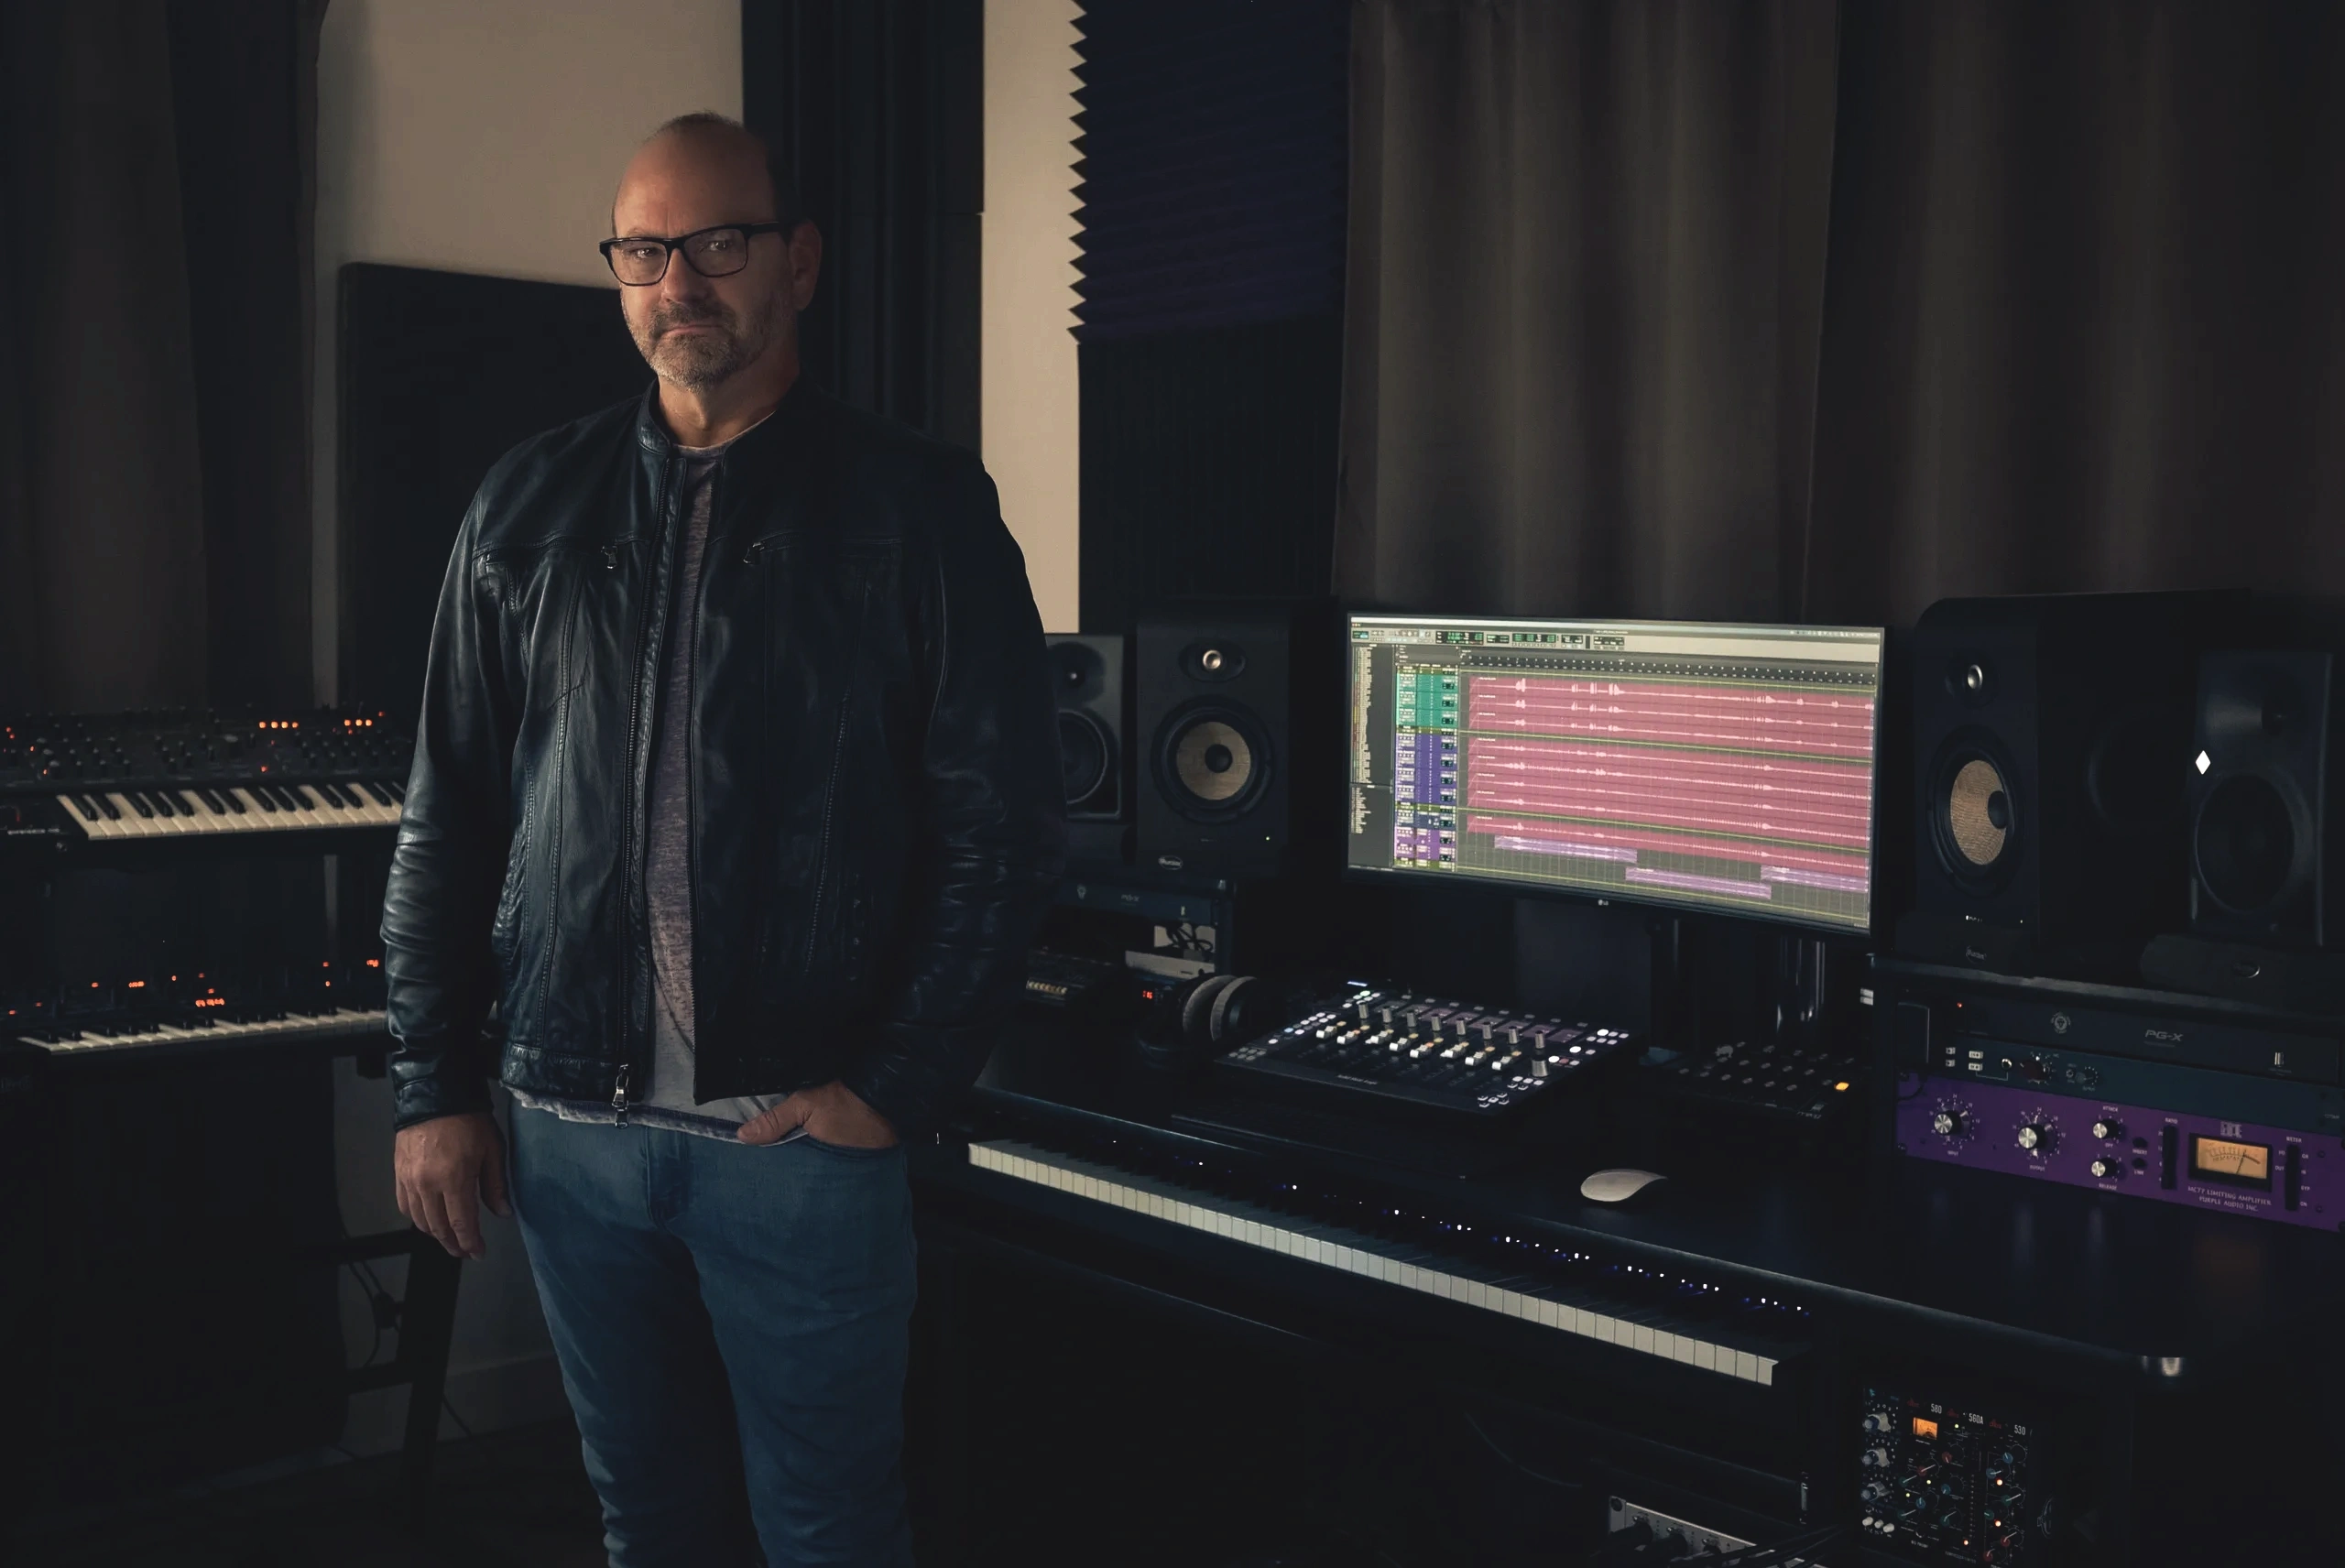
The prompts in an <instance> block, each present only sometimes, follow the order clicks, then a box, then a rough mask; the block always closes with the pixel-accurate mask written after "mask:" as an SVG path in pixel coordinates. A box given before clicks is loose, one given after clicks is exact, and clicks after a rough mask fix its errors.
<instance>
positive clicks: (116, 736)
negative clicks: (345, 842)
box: [0, 709, 415, 853]
mask: <svg viewBox="0 0 2345 1568" xmlns="http://www.w3.org/2000/svg"><path fill="white" fill-rule="evenodd" d="M414 749H415V742H414V737H413V736H411V735H406V734H403V733H400V732H399V731H398V730H396V729H394V728H393V727H392V726H391V724H390V723H389V721H388V720H387V718H386V717H385V716H384V715H382V714H381V713H362V712H357V711H354V710H341V709H319V710H313V711H309V712H300V713H257V712H245V713H226V712H222V711H218V710H212V709H170V710H147V711H137V712H131V713H104V714H70V713H50V714H39V715H14V716H6V717H0V846H6V847H15V848H18V849H23V848H27V847H31V848H40V847H46V848H49V849H52V850H55V851H59V852H63V853H72V852H75V851H78V850H81V849H84V848H86V847H90V846H100V845H103V846H109V847H111V846H115V845H124V844H141V845H145V844H160V843H164V842H167V841H168V842H171V843H176V844H187V843H194V842H199V841H200V842H203V843H207V844H235V845H243V846H252V845H255V844H262V843H284V844H288V845H289V846H290V844H291V842H292V840H293V838H294V837H295V835H318V834H336V833H350V832H353V831H366V830H371V831H373V832H375V833H385V832H387V831H389V830H394V829H396V828H397V827H398V822H399V811H400V807H401V804H402V802H403V801H404V800H406V795H407V791H406V785H405V782H404V781H405V779H406V777H407V771H408V766H409V761H410V760H411V757H412V755H413V752H414Z"/></svg>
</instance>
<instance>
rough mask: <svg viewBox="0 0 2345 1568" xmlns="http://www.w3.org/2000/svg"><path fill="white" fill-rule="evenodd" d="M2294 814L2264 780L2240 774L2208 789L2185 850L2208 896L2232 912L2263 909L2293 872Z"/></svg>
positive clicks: (2295, 857)
mask: <svg viewBox="0 0 2345 1568" xmlns="http://www.w3.org/2000/svg"><path fill="white" fill-rule="evenodd" d="M2297 844H2298V840H2297V835H2296V814H2295V813H2294V812H2293V811H2290V810H2289V809H2288V802H2287V800H2286V798H2285V796H2283V795H2282V794H2281V793H2280V791H2279V789H2277V788H2276V787H2275V786H2274V784H2273V783H2272V781H2271V780H2270V779H2260V778H2258V777H2256V776H2255V775H2253V774H2245V773H2243V774H2240V775H2238V776H2237V777H2235V778H2230V779H2224V780H2223V781H2222V782H2221V783H2220V784H2218V785H2216V786H2215V788H2214V789H2212V790H2210V791H2209V793H2208V796H2207V799H2206V801H2205V803H2204V804H2202V805H2201V806H2200V807H2199V809H2198V828H2197V831H2196V832H2195V833H2193V834H2192V842H2191V852H2192V854H2193V855H2196V856H2197V857H2198V880H2199V885H2200V886H2201V887H2204V888H2205V889H2206V891H2207V894H2208V896H2209V898H2213V899H2214V900H2215V902H2217V903H2218V904H2220V905H2221V906H2222V907H2223V908H2224V909H2229V910H2230V912H2231V913H2233V914H2237V915H2252V914H2254V913H2256V912H2257V911H2259V910H2262V909H2269V908H2270V907H2271V906H2272V904H2273V902H2274V900H2275V899H2277V898H2279V897H2280V894H2281V893H2282V892H2283V891H2284V890H2285V888H2286V887H2288V886H2289V884H2290V883H2292V882H2294V881H2295V880H2296V877H2297V876H2298V874H2299V867H2298V866H2297V860H2298V855H2297Z"/></svg>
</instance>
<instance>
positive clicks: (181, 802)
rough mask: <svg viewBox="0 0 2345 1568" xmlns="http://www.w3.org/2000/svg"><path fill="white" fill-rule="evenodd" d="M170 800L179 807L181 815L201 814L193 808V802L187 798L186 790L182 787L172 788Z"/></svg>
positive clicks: (196, 815)
mask: <svg viewBox="0 0 2345 1568" xmlns="http://www.w3.org/2000/svg"><path fill="white" fill-rule="evenodd" d="M171 800H172V803H173V804H175V805H177V806H178V807H179V808H180V815H181V816H188V817H200V816H202V814H203V813H202V811H197V810H196V809H195V802H194V801H193V800H190V799H189V798H188V792H187V791H186V790H184V789H174V790H172V791H171Z"/></svg>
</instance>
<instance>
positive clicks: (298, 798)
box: [286, 784, 325, 811]
mask: <svg viewBox="0 0 2345 1568" xmlns="http://www.w3.org/2000/svg"><path fill="white" fill-rule="evenodd" d="M286 788H287V789H289V791H290V792H291V793H292V796H293V799H294V800H295V802H296V803H298V804H299V805H300V808H301V809H302V810H303V811H323V810H324V809H325V808H324V807H322V806H321V805H319V804H318V798H317V796H315V795H313V794H311V792H310V787H309V786H308V785H306V784H289V785H288V786H286Z"/></svg>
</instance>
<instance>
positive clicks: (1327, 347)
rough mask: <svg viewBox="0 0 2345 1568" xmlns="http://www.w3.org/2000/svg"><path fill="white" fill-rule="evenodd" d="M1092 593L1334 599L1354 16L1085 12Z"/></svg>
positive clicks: (1284, 7)
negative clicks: (1349, 47) (1349, 44)
mask: <svg viewBox="0 0 2345 1568" xmlns="http://www.w3.org/2000/svg"><path fill="white" fill-rule="evenodd" d="M1081 30H1082V35H1083V37H1082V42H1081V43H1080V45H1079V46H1078V49H1077V52H1078V54H1079V55H1080V57H1081V60H1082V63H1081V65H1080V66H1078V67H1077V70H1076V76H1077V78H1078V80H1079V81H1080V82H1081V83H1082V86H1081V88H1080V89H1079V91H1078V92H1077V93H1076V99H1077V102H1078V103H1080V105H1081V113H1080V115H1079V120H1078V124H1079V125H1080V129H1081V136H1080V140H1079V141H1078V143H1077V150H1078V152H1079V154H1080V158H1081V161H1080V162H1079V163H1078V164H1077V166H1076V168H1077V172H1078V174H1079V175H1080V177H1081V181H1082V182H1081V184H1079V185H1078V186H1077V187H1076V191H1075V195H1076V198H1077V200H1078V201H1080V203H1081V207H1080V209H1079V211H1078V213H1077V216H1078V218H1079V219H1080V221H1081V223H1082V232H1081V234H1080V236H1079V244H1080V245H1081V248H1082V261H1081V263H1080V267H1081V271H1082V280H1081V282H1080V283H1079V284H1078V285H1077V291H1078V293H1079V294H1080V295H1081V297H1082V301H1083V302H1082V304H1081V305H1080V306H1079V307H1078V308H1077V310H1076V312H1075V313H1076V316H1077V317H1078V319H1079V320H1080V321H1081V325H1079V326H1078V327H1077V328H1076V329H1075V336H1076V338H1077V339H1078V340H1079V341H1080V343H1081V345H1082V346H1081V349H1080V354H1079V358H1080V367H1081V368H1080V374H1081V377H1082V428H1083V433H1082V438H1081V441H1082V474H1083V477H1082V492H1081V506H1082V553H1083V566H1082V595H1083V626H1084V629H1085V630H1086V631H1093V632H1113V631H1118V630H1121V629H1123V628H1124V627H1126V626H1128V625H1129V623H1130V620H1131V617H1132V614H1133V612H1134V611H1135V610H1136V609H1137V608H1139V607H1140V606H1141V605H1144V604H1148V603H1149V602H1150V601H1151V600H1156V599H1167V598H1193V597H1212V596H1222V595H1241V596H1250V595H1260V594H1303V593H1325V592H1326V590H1327V586H1328V580H1329V572H1330V551H1331V546H1332V538H1333V520H1334V517H1335V506H1336V412H1337V408H1338V399H1339V397H1340V396H1341V385H1340V381H1341V370H1342V357H1341V354H1342V351H1341V332H1340V328H1339V316H1340V311H1341V308H1342V301H1343V254H1344V212H1345V205H1344V203H1345V183H1344V182H1345V171H1346V134H1347V130H1346V119H1345V112H1346V111H1345V104H1346V98H1345V82H1346V71H1345V49H1346V40H1347V36H1348V12H1347V7H1346V6H1344V5H1340V4H1336V3H1333V0H1307V3H1306V0H1295V3H1288V4H1281V5H1252V4H1249V3H1246V0H1196V3H1195V4H1194V5H1180V6H1167V5H1160V4H1152V3H1151V0H1093V3H1092V4H1090V5H1086V6H1085V9H1084V16H1083V19H1082V22H1081Z"/></svg>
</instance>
